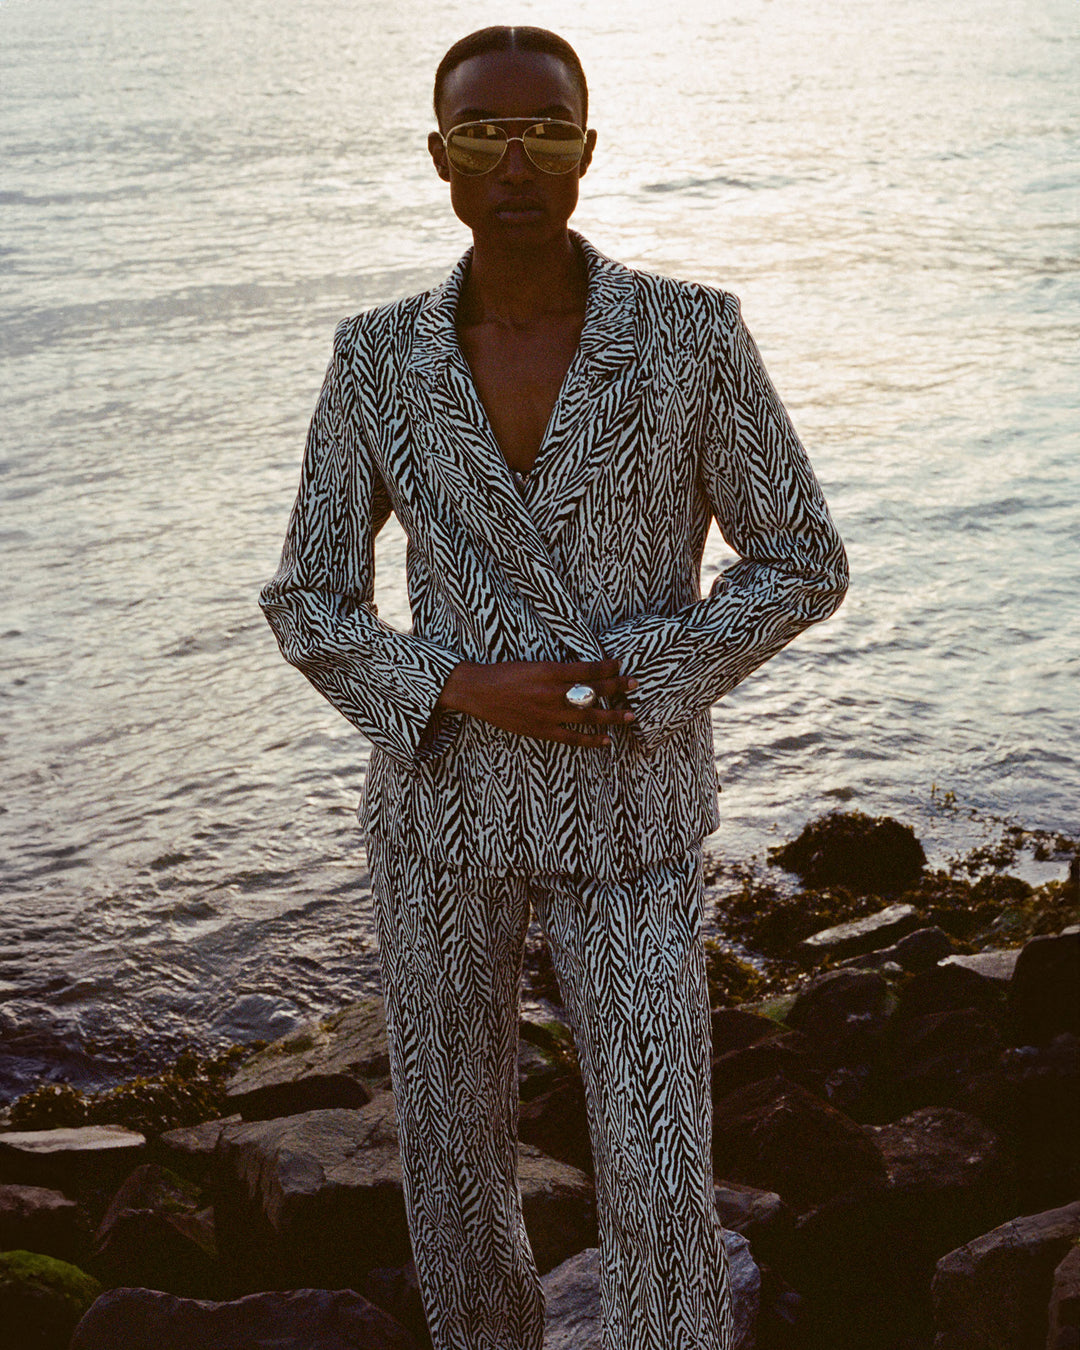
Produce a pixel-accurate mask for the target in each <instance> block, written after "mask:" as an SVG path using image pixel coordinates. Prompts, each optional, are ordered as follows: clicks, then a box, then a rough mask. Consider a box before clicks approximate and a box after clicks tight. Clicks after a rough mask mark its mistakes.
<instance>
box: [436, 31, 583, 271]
mask: <svg viewBox="0 0 1080 1350" xmlns="http://www.w3.org/2000/svg"><path fill="white" fill-rule="evenodd" d="M511 117H515V118H516V117H524V118H529V119H532V120H535V121H541V120H542V119H543V118H545V117H553V118H558V119H559V120H560V121H563V122H574V123H576V124H577V125H578V126H582V124H583V118H584V112H583V109H582V106H581V93H580V91H579V89H578V84H577V81H576V80H575V78H574V76H573V74H572V72H571V71H570V70H569V69H568V68H567V67H566V66H565V65H564V64H563V62H562V61H561V60H560V59H559V58H558V57H557V56H552V55H549V54H548V53H546V52H485V53H483V54H482V55H480V56H473V57H470V58H469V60H467V61H463V62H462V63H461V64H460V65H459V66H457V67H455V69H454V70H452V71H451V72H450V74H449V76H448V77H447V80H446V84H445V86H444V88H443V94H442V101H441V106H440V108H439V125H440V127H441V129H442V130H443V132H446V131H449V129H450V128H451V127H456V126H460V125H461V124H462V123H463V122H496V123H498V122H500V121H501V120H502V119H504V118H511ZM526 125H528V124H527V123H526V122H507V123H506V131H507V132H508V133H509V135H511V136H520V135H521V132H522V129H523V127H525V126H526ZM595 141H596V134H595V133H594V132H590V133H589V136H588V140H587V143H586V146H585V154H584V155H583V156H582V159H581V163H580V164H579V165H578V167H577V168H576V169H574V170H572V171H571V172H570V173H564V174H550V173H544V172H543V171H542V170H540V169H538V168H537V167H536V166H535V165H534V164H533V163H532V161H531V160H530V159H529V157H528V156H527V155H526V154H525V148H524V146H523V145H522V144H521V142H520V141H513V142H511V143H510V145H508V146H507V149H506V153H505V154H504V155H503V157H502V160H501V161H500V162H499V164H497V165H496V167H495V168H494V169H492V170H491V172H490V173H485V174H478V175H475V176H470V175H468V174H461V173H458V172H457V170H456V169H452V168H451V167H450V165H449V164H448V162H447V159H446V150H445V148H444V147H443V144H442V141H441V140H440V139H439V137H438V136H437V135H436V134H434V133H432V135H431V136H430V137H429V138H428V149H429V150H430V151H431V157H432V159H433V160H434V162H435V168H436V170H437V171H438V174H439V176H440V178H444V179H446V180H447V181H448V182H449V183H450V201H451V203H452V204H453V207H454V211H455V213H456V214H457V216H458V219H459V220H461V221H462V222H463V224H465V225H467V226H468V227H469V228H470V229H471V230H472V232H473V235H474V237H475V238H477V239H480V238H483V239H485V240H489V241H490V242H492V243H496V242H497V243H499V244H500V245H502V246H505V245H511V246H512V245H513V243H514V242H515V241H521V242H525V241H528V242H529V243H531V244H535V243H538V242H540V241H541V240H543V239H547V238H552V237H554V236H556V235H558V234H560V233H561V232H563V231H564V230H565V229H566V223H567V221H568V220H569V219H570V217H571V215H573V212H574V207H575V206H577V199H578V180H579V179H580V178H581V175H582V174H583V173H584V172H585V170H586V168H587V167H588V164H589V160H590V159H591V157H592V149H593V145H594V144H595Z"/></svg>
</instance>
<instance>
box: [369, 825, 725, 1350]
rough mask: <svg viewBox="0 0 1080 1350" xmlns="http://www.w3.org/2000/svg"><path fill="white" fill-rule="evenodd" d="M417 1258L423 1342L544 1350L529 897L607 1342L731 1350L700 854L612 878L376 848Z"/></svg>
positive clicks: (625, 1349) (386, 987)
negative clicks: (531, 1096) (535, 1227)
mask: <svg viewBox="0 0 1080 1350" xmlns="http://www.w3.org/2000/svg"><path fill="white" fill-rule="evenodd" d="M370 862H371V872H372V883H373V889H374V893H375V905H376V922H377V928H378V934H379V942H380V947H381V954H380V961H381V969H382V979H383V991H384V997H385V1000H386V1012H387V1026H388V1030H389V1037H390V1055H391V1071H392V1077H393V1084H394V1092H395V1095H396V1098H397V1111H398V1125H399V1130H400V1138H401V1156H402V1165H403V1172H404V1181H405V1200H406V1207H407V1210H408V1216H409V1229H410V1233H411V1236H412V1244H413V1254H414V1257H415V1261H416V1268H417V1272H418V1275H419V1278H420V1286H421V1291H422V1294H423V1298H424V1305H425V1310H426V1313H427V1318H428V1324H429V1327H430V1330H431V1337H432V1341H433V1344H434V1347H435V1350H541V1347H542V1344H543V1330H544V1303H543V1294H542V1291H541V1288H540V1283H539V1279H538V1276H537V1272H536V1267H535V1265H534V1263H533V1257H532V1251H531V1249H530V1246H529V1242H528V1238H527V1237H526V1234H525V1229H524V1225H523V1223H522V1217H521V1198H520V1193H519V1191H518V1183H517V1139H516V1129H517V1111H518V1097H517V1031H518V1015H519V1013H518V1008H519V992H520V982H521V968H522V956H523V951H524V942H525V935H526V931H527V928H528V924H529V913H530V906H531V907H532V909H533V910H534V911H535V913H536V915H537V918H538V919H539V921H540V924H541V926H542V927H543V929H544V931H545V933H546V935H547V939H548V943H549V946H550V949H551V954H552V958H553V961H554V965H555V972H556V975H557V977H558V980H559V985H560V989H561V991H562V996H563V1002H564V1005H565V1007H566V1010H567V1012H568V1014H569V1016H570V1020H571V1023H572V1026H573V1030H574V1035H575V1039H576V1042H577V1047H578V1055H579V1059H580V1063H581V1068H582V1074H583V1077H584V1081H585V1091H586V1100H587V1104H588V1112H589V1127H590V1132H591V1138H592V1148H593V1158H594V1163H595V1173H596V1192H597V1207H598V1214H599V1226H600V1251H601V1272H602V1273H601V1288H602V1303H603V1346H604V1350H731V1347H732V1330H731V1307H730V1292H729V1285H728V1279H727V1269H726V1264H725V1257H724V1249H723V1243H722V1241H721V1235H720V1228H719V1223H718V1221H717V1217H716V1210H715V1204H714V1199H713V1184H712V1162H711V1147H710V1145H711V1097H710V1086H709V1020H708V1019H709V1008H708V995H707V988H706V983H705V970H704V956H703V952H702V946H701V935H700V921H701V903H702V880H701V850H700V847H695V848H693V849H691V850H690V852H689V853H687V855H686V856H685V857H683V858H681V859H677V860H675V861H673V862H667V863H662V864H660V865H658V866H655V867H652V868H650V869H649V870H648V871H646V872H643V873H641V874H639V875H637V876H635V877H632V878H630V879H627V880H624V881H615V882H612V881H596V880H593V881H579V880H576V879H575V880H571V879H569V878H566V877H557V876H549V875H544V876H526V875H510V876H492V875H489V874H486V873H479V872H470V871H465V870H462V869H457V868H450V867H447V866H446V865H445V864H442V863H438V862H434V861H432V860H430V859H425V858H419V857H414V856H409V855H406V854H404V853H403V852H400V851H398V850H394V849H385V850H383V849H380V847H379V845H378V843H377V842H376V841H372V845H371V848H370Z"/></svg>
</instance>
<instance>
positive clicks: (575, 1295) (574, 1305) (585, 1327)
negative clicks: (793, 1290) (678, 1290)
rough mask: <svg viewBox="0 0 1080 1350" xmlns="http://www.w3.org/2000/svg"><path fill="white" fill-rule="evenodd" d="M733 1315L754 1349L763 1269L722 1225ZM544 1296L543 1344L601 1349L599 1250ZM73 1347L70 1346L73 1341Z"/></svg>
mask: <svg viewBox="0 0 1080 1350" xmlns="http://www.w3.org/2000/svg"><path fill="white" fill-rule="evenodd" d="M723 1237H724V1249H725V1251H726V1252H727V1259H728V1273H729V1278H730V1280H731V1290H732V1306H733V1311H734V1321H735V1336H734V1340H733V1347H734V1350H752V1347H753V1344H754V1324H755V1323H756V1321H757V1316H758V1308H759V1306H760V1299H761V1272H760V1271H759V1270H758V1268H757V1266H756V1264H755V1263H754V1259H753V1257H752V1256H751V1254H750V1244H749V1243H748V1242H747V1240H746V1238H744V1237H743V1236H741V1234H739V1233H733V1232H729V1231H728V1230H726V1229H725V1231H724V1235H723ZM542 1283H543V1286H544V1297H545V1299H546V1300H547V1326H546V1329H545V1333H544V1350H601V1335H600V1253H599V1252H598V1251H597V1249H596V1248H595V1247H590V1248H589V1249H587V1250H586V1251H583V1252H579V1253H578V1254H577V1255H576V1256H572V1257H571V1258H570V1259H569V1260H568V1261H565V1262H563V1264H562V1265H560V1266H558V1267H557V1268H556V1269H555V1270H552V1271H550V1272H549V1273H548V1274H547V1275H545V1276H544V1278H543V1281H542ZM73 1350H74V1347H73Z"/></svg>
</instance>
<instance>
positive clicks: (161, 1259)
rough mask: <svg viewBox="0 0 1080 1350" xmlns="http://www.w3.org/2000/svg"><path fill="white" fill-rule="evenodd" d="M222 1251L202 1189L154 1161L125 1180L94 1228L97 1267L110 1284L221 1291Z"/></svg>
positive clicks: (189, 1292)
mask: <svg viewBox="0 0 1080 1350" xmlns="http://www.w3.org/2000/svg"><path fill="white" fill-rule="evenodd" d="M216 1256H217V1249H216V1244H215V1241H214V1223H213V1215H212V1212H211V1211H209V1210H205V1209H203V1207H202V1205H201V1203H200V1199H199V1192H198V1190H197V1189H196V1187H195V1186H194V1185H193V1184H192V1183H191V1182H188V1181H183V1180H181V1178H180V1177H178V1176H177V1175H176V1174H175V1173H174V1172H170V1171H168V1170H167V1169H166V1168H164V1167H159V1166H158V1165H156V1164H154V1163H145V1164H143V1165H142V1166H141V1167H137V1168H136V1169H135V1171H134V1172H132V1173H131V1175H130V1176H129V1177H128V1178H127V1179H126V1180H125V1181H124V1184H123V1185H122V1186H121V1187H120V1189H119V1190H118V1191H117V1193H116V1194H115V1195H114V1196H113V1199H112V1202H111V1204H110V1205H109V1208H108V1209H107V1210H106V1212H105V1216H104V1218H103V1219H102V1221H101V1223H100V1225H99V1226H98V1230H97V1232H96V1233H95V1234H94V1243H93V1265H94V1269H95V1271H97V1272H98V1273H99V1274H100V1275H101V1276H102V1277H103V1278H104V1279H105V1281H106V1283H108V1284H110V1285H117V1284H123V1285H144V1286H146V1287H148V1288H150V1289H161V1290H164V1291H166V1292H168V1293H170V1294H180V1295H183V1296H184V1297H187V1298H205V1297H208V1296H210V1295H212V1294H214V1293H216V1292H217V1288H216V1285H217V1268H216Z"/></svg>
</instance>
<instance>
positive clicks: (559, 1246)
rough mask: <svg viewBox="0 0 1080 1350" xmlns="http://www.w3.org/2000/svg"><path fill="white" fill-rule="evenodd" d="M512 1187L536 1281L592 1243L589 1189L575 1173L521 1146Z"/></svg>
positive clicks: (585, 1179)
mask: <svg viewBox="0 0 1080 1350" xmlns="http://www.w3.org/2000/svg"><path fill="white" fill-rule="evenodd" d="M518 1181H519V1183H520V1185H521V1208H522V1213H523V1214H524V1216H525V1228H526V1231H527V1232H528V1234H529V1241H530V1243H531V1244H532V1249H533V1256H534V1257H535V1258H536V1268H537V1270H538V1271H539V1272H540V1274H541V1275H543V1274H545V1273H546V1272H547V1271H549V1270H551V1269H553V1268H554V1267H555V1266H557V1265H558V1264H559V1263H560V1262H561V1261H565V1260H566V1258H567V1257H568V1256H569V1255H570V1254H571V1253H573V1252H578V1251H581V1250H582V1249H583V1248H584V1247H586V1246H588V1245H589V1243H590V1242H595V1241H596V1240H597V1235H596V1202H595V1198H594V1195H593V1188H592V1183H591V1182H590V1181H589V1179H588V1177H587V1176H586V1175H585V1174H584V1173H583V1172H579V1171H578V1170H577V1168H574V1167H570V1166H568V1165H567V1164H566V1163H561V1162H556V1161H555V1160H554V1159H553V1158H548V1157H545V1156H544V1154H542V1153H541V1152H540V1151H539V1150H538V1149H535V1148H532V1147H530V1146H529V1145H527V1144H523V1145H521V1146H520V1147H519V1149H518Z"/></svg>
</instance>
